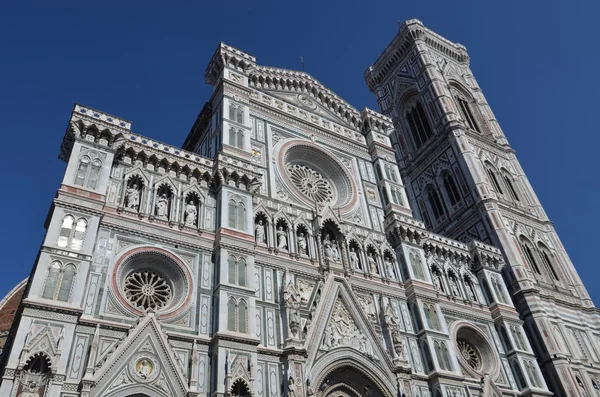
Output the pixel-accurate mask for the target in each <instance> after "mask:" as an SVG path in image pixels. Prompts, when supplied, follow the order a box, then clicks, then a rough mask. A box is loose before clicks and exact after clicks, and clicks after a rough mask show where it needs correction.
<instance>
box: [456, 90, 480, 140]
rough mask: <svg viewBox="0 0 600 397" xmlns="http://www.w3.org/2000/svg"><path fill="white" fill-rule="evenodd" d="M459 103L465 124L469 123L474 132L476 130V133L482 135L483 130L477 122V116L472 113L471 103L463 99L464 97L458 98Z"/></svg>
mask: <svg viewBox="0 0 600 397" xmlns="http://www.w3.org/2000/svg"><path fill="white" fill-rule="evenodd" d="M457 102H458V107H459V109H460V113H461V115H462V117H463V119H464V120H465V122H466V123H467V126H468V127H469V128H471V129H472V130H475V131H477V132H479V133H481V130H480V129H479V125H478V124H477V121H476V120H475V116H474V115H473V112H472V111H471V106H470V104H469V102H468V101H467V100H466V99H465V98H462V97H458V98H457Z"/></svg>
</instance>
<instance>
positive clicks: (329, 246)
mask: <svg viewBox="0 0 600 397" xmlns="http://www.w3.org/2000/svg"><path fill="white" fill-rule="evenodd" d="M323 249H324V252H325V259H328V260H330V261H334V262H335V261H337V260H338V258H339V252H338V249H337V245H335V243H333V242H332V241H331V237H330V236H329V234H326V235H325V240H323Z"/></svg>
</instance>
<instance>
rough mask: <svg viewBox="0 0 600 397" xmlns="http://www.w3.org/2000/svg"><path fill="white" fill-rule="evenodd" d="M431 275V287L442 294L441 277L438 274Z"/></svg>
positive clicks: (435, 272)
mask: <svg viewBox="0 0 600 397" xmlns="http://www.w3.org/2000/svg"><path fill="white" fill-rule="evenodd" d="M432 273H433V286H434V287H435V289H436V290H437V291H441V292H444V284H442V276H441V275H440V273H439V272H437V271H434V272H432Z"/></svg>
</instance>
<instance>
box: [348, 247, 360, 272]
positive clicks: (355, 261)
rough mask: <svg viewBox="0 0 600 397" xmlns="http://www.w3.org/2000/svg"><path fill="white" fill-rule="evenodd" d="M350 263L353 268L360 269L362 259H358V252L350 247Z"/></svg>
mask: <svg viewBox="0 0 600 397" xmlns="http://www.w3.org/2000/svg"><path fill="white" fill-rule="evenodd" d="M350 265H351V266H352V269H354V270H359V269H360V260H359V259H358V254H357V253H356V251H354V248H352V247H350Z"/></svg>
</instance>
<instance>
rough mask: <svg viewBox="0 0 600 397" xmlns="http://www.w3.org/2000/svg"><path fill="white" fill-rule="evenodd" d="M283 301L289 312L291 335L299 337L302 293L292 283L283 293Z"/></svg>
mask: <svg viewBox="0 0 600 397" xmlns="http://www.w3.org/2000/svg"><path fill="white" fill-rule="evenodd" d="M283 300H284V301H285V307H286V308H287V311H288V326H289V330H290V333H291V334H292V335H293V336H294V337H297V336H298V333H299V331H300V302H301V300H302V298H301V296H300V293H299V292H298V290H297V289H296V287H295V286H294V283H293V282H292V281H290V282H289V283H288V285H287V287H286V288H285V290H284V291H283Z"/></svg>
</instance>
